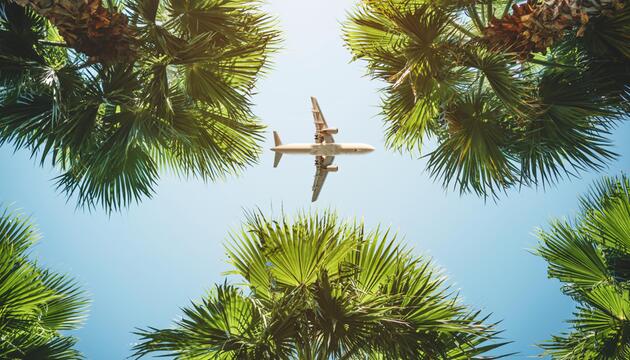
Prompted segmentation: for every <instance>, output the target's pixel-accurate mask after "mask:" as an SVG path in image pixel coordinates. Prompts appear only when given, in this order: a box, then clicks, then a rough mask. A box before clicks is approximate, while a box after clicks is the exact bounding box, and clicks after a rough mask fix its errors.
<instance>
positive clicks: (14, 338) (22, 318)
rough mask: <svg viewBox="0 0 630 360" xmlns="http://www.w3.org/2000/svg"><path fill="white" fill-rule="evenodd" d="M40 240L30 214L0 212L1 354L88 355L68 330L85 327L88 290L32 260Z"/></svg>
mask: <svg viewBox="0 0 630 360" xmlns="http://www.w3.org/2000/svg"><path fill="white" fill-rule="evenodd" d="M38 239H39V235H38V234H37V232H36V230H35V229H34V228H33V225H32V224H31V223H30V222H29V220H28V219H26V218H25V217H24V216H22V215H20V214H19V213H16V212H14V211H9V210H7V209H5V210H4V211H3V212H2V213H0V358H2V359H7V360H20V359H24V360H26V359H38V360H39V359H41V360H73V359H83V357H82V356H81V354H80V353H79V352H78V351H77V350H76V349H74V345H75V343H76V339H75V338H73V337H70V336H66V335H63V334H62V331H65V330H72V329H76V328H78V327H79V326H80V325H81V323H82V321H83V319H84V317H85V312H86V307H87V300H86V298H85V294H84V293H83V292H82V291H81V290H80V289H79V287H78V286H77V285H76V283H75V282H74V281H73V280H72V279H70V278H68V277H66V276H64V275H59V274H56V273H54V272H52V271H50V270H46V269H43V268H42V267H40V266H39V265H38V264H37V263H36V262H34V261H32V260H30V259H29V258H28V256H27V252H28V250H29V248H30V247H31V246H32V245H33V244H34V243H35V242H36V241H37V240H38Z"/></svg>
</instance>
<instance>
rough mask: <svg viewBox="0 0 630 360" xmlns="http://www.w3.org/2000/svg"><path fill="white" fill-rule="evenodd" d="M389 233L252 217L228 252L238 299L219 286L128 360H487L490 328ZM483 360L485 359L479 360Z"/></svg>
mask: <svg viewBox="0 0 630 360" xmlns="http://www.w3.org/2000/svg"><path fill="white" fill-rule="evenodd" d="M395 238H396V236H395V235H393V234H391V233H390V232H389V231H384V232H381V231H378V230H377V231H371V232H370V231H366V230H365V228H364V226H363V224H362V223H357V222H345V221H340V220H339V219H338V217H337V216H336V214H334V213H333V212H324V213H319V214H318V213H315V214H300V215H298V216H297V217H296V218H295V219H293V220H289V219H288V218H286V217H283V218H281V219H278V220H274V219H270V218H267V217H265V216H264V215H262V214H260V213H252V214H250V215H249V216H248V218H247V221H246V223H245V224H244V226H243V228H242V230H241V231H239V232H235V233H233V234H232V235H231V237H230V241H229V242H228V244H227V250H228V255H229V256H230V263H231V264H232V265H233V267H234V270H232V271H230V272H229V273H230V274H232V275H236V276H238V277H239V278H240V279H242V280H243V281H244V282H243V284H242V286H241V287H235V286H231V285H222V286H217V287H216V289H215V290H214V291H212V292H210V293H209V294H208V295H207V296H206V297H204V298H203V299H202V300H201V301H200V302H198V303H195V304H193V305H192V306H191V307H188V308H185V309H184V317H183V319H182V320H181V321H178V322H177V323H176V324H175V327H174V328H172V329H155V328H149V329H146V330H140V331H139V332H138V335H140V337H141V342H140V343H139V344H138V345H136V346H135V351H136V353H135V356H136V357H143V356H146V355H153V354H155V355H162V356H167V357H174V358H180V359H208V358H217V359H243V358H247V359H263V358H264V359H269V358H275V359H365V358H373V359H418V358H420V359H429V358H430V359H477V358H478V359H481V358H484V359H494V358H499V357H501V356H492V355H487V353H488V352H490V351H492V350H494V349H496V348H498V347H500V346H501V345H503V344H501V343H496V342H495V341H493V340H494V339H496V338H497V336H498V334H499V332H498V331H496V330H495V325H496V324H488V323H487V318H483V317H480V316H479V313H477V312H470V311H469V310H468V309H467V307H466V306H464V305H462V304H460V303H459V301H458V300H457V298H456V297H453V296H452V295H451V294H450V292H449V290H448V288H447V287H446V286H444V281H445V278H444V277H443V276H440V275H439V274H438V273H437V271H436V270H435V268H434V267H433V265H432V264H431V262H430V261H428V260H426V259H423V258H418V257H415V256H413V255H412V254H411V251H410V250H408V249H407V248H405V247H404V245H402V244H400V243H399V242H397V241H396V240H395ZM484 355H485V356H486V357H483V356H484Z"/></svg>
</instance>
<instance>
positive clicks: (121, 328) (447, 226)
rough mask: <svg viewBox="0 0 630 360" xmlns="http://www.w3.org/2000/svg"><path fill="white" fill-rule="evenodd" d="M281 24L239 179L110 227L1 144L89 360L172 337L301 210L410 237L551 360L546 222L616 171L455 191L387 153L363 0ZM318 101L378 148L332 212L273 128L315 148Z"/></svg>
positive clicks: (346, 182)
mask: <svg viewBox="0 0 630 360" xmlns="http://www.w3.org/2000/svg"><path fill="white" fill-rule="evenodd" d="M269 3H270V4H269V5H268V6H267V8H268V9H269V10H270V11H271V12H272V13H274V14H275V15H276V16H278V18H279V20H280V27H281V29H282V30H283V32H284V38H285V41H284V45H283V46H284V50H283V51H282V52H281V53H280V54H278V55H277V56H276V57H275V64H274V69H273V70H272V71H271V72H270V73H269V74H268V76H267V77H266V78H265V79H264V80H263V81H261V82H260V86H259V87H258V95H257V96H256V97H255V99H254V102H255V103H256V108H255V112H256V113H257V115H258V116H260V118H261V119H262V120H263V121H264V122H265V123H266V124H268V125H269V129H268V130H269V133H268V136H267V142H266V144H265V146H264V147H265V153H264V154H263V156H262V157H261V159H260V162H259V164H257V165H255V166H253V167H251V168H249V169H247V170H246V171H245V172H244V173H243V175H242V176H241V177H239V178H231V179H228V180H227V181H224V182H220V183H214V184H212V183H208V184H206V183H203V182H201V181H197V180H192V179H188V180H186V179H179V178H176V177H170V176H167V175H164V176H163V177H162V180H161V181H160V184H159V188H158V192H157V195H156V196H155V197H154V198H153V199H149V200H145V201H143V202H142V203H141V204H140V205H136V206H132V207H131V208H130V209H128V210H126V211H123V212H122V213H115V214H113V215H111V216H108V215H107V214H105V213H104V212H101V211H95V212H92V213H86V212H82V211H80V210H75V207H74V203H73V202H72V201H70V202H69V203H66V200H65V198H64V197H63V195H60V194H58V193H57V192H56V191H55V190H54V186H53V183H52V182H51V181H50V179H51V178H52V177H54V176H55V174H56V173H55V171H53V170H51V169H49V168H43V169H42V168H40V167H39V166H38V165H37V164H36V162H35V161H34V160H32V159H30V158H29V156H28V153H27V152H23V151H22V152H17V153H13V149H12V147H11V146H7V145H5V146H3V147H0V202H2V203H5V204H7V203H8V204H14V206H15V207H18V208H21V209H22V210H23V211H24V212H25V213H26V214H29V215H31V216H32V218H33V219H34V220H35V221H36V223H37V224H38V225H39V228H40V230H41V232H42V233H43V235H44V239H43V241H42V242H41V243H40V244H39V245H38V246H37V247H36V248H35V249H34V251H33V256H34V257H35V258H37V259H39V260H40V261H41V262H42V263H44V264H46V265H47V266H49V267H52V268H54V269H55V270H58V271H60V272H65V273H69V274H71V275H73V276H74V277H75V278H76V279H78V281H79V282H80V283H81V284H82V285H83V286H84V288H85V289H87V290H88V291H89V293H90V295H91V298H92V300H93V303H92V306H91V311H90V316H89V320H88V322H87V324H86V325H85V327H84V328H83V329H81V330H79V331H77V332H76V335H77V336H78V337H79V338H80V342H79V348H80V350H82V351H83V352H84V353H85V354H86V356H87V358H88V359H95V360H111V359H123V358H125V357H127V356H129V355H130V354H131V352H130V348H131V346H132V344H133V343H134V341H136V337H135V336H134V335H133V334H131V332H132V331H133V330H134V328H136V327H146V326H156V327H166V326H169V325H170V324H171V321H172V320H173V319H176V318H177V317H178V316H179V314H180V307H183V306H186V305H187V304H188V303H189V301H190V300H194V299H198V298H199V297H200V296H201V295H202V294H203V293H204V292H205V290H207V289H209V288H210V287H211V286H212V285H213V284H214V283H217V282H222V281H223V277H222V276H221V272H223V271H225V270H227V269H228V266H227V264H226V258H227V257H226V255H225V252H224V250H223V243H224V241H225V239H226V237H227V234H228V232H229V231H230V230H233V229H236V228H237V227H238V226H239V224H240V222H241V220H242V219H243V211H244V210H249V209H253V208H256V207H260V208H261V209H262V210H264V211H265V212H267V213H271V212H273V213H275V214H279V213H280V212H281V209H284V211H285V212H286V213H288V214H293V213H295V212H296V211H298V210H307V209H309V208H310V207H312V208H320V209H322V208H332V209H336V210H337V211H338V212H339V213H340V214H341V215H342V216H344V217H363V218H364V219H365V222H366V223H367V224H368V226H370V227H373V226H374V225H375V224H378V223H380V224H384V225H387V226H391V227H392V228H393V229H395V230H397V231H398V232H399V233H400V234H402V235H404V238H405V241H406V242H407V243H408V244H409V245H412V246H413V247H414V248H415V251H416V253H418V254H425V255H426V256H429V257H432V258H433V259H434V261H435V262H436V263H437V264H438V265H439V266H440V267H442V268H443V269H444V270H445V272H446V274H448V275H449V277H450V283H452V284H453V285H454V287H455V288H456V289H458V290H460V293H461V295H462V298H463V300H464V301H465V302H466V303H468V304H470V305H471V306H474V307H477V308H481V309H483V310H484V311H485V312H487V313H489V312H491V313H493V316H492V319H494V320H503V322H502V324H501V327H502V328H504V329H505V330H506V331H505V333H504V334H503V336H504V337H505V338H506V339H508V340H511V341H514V343H513V344H511V345H509V346H508V347H506V348H505V351H518V352H520V355H518V356H515V357H514V358H520V357H526V356H531V355H534V354H537V353H538V349H537V348H535V347H534V344H535V343H537V342H540V341H542V340H544V339H547V338H548V337H549V335H550V334H552V333H557V332H559V331H561V330H562V329H564V328H565V326H566V325H565V323H564V322H563V321H564V320H565V319H568V318H569V317H570V315H571V311H572V309H573V304H572V302H571V301H570V300H569V299H568V298H566V297H565V296H563V295H562V294H561V293H560V291H559V283H557V282H556V281H552V280H549V279H547V276H546V268H545V263H544V262H543V261H542V260H540V259H539V258H537V257H535V256H533V255H531V254H530V253H529V252H528V250H529V249H532V248H533V247H534V246H535V244H536V239H535V237H534V236H533V232H534V229H535V228H536V227H537V226H544V225H546V224H547V223H548V220H549V219H551V218H553V217H561V216H566V215H571V214H574V213H575V211H576V210H577V196H578V195H579V194H582V193H584V192H585V191H586V189H587V188H588V186H589V185H590V184H591V182H592V181H593V180H594V179H596V178H598V177H599V176H600V175H603V173H602V174H595V173H587V174H582V175H583V176H582V178H581V179H573V180H566V181H563V182H561V183H560V184H559V185H558V186H557V187H555V188H552V189H548V190H547V191H543V190H542V189H538V190H535V189H523V190H521V191H520V192H518V191H511V192H510V193H509V194H508V197H507V198H506V197H505V196H504V197H503V198H502V199H501V200H500V201H499V202H498V203H493V202H488V203H485V202H484V201H483V199H479V198H476V197H475V196H473V195H469V196H463V197H460V196H459V195H458V194H457V193H455V192H453V191H448V192H445V191H444V190H443V189H442V188H441V186H440V185H439V184H437V183H433V182H432V181H431V179H429V177H428V175H427V173H426V172H425V171H424V167H425V161H424V160H421V159H415V158H413V157H410V156H408V155H401V154H398V153H394V152H391V151H387V150H386V149H385V148H384V139H383V124H382V121H381V119H380V118H379V117H378V113H379V109H378V104H379V94H378V91H377V90H378V88H379V84H378V83H376V82H373V81H371V80H369V79H368V78H366V77H364V76H363V74H364V64H362V63H361V62H357V63H350V60H351V57H350V54H349V52H348V51H347V49H345V48H344V47H343V41H342V35H341V26H340V23H341V21H343V20H344V18H345V16H346V12H347V11H348V10H349V9H350V8H351V7H352V4H353V3H354V1H353V0H319V1H304V0H302V1H296V0H270V1H269ZM311 95H315V96H317V97H318V99H319V102H320V104H321V106H322V110H323V112H324V114H325V115H326V118H327V121H328V123H329V125H331V126H333V127H339V129H340V133H339V134H338V135H337V136H336V139H337V141H340V142H342V141H346V142H363V143H368V144H372V145H374V146H375V147H376V148H377V150H376V151H375V152H374V153H372V154H369V155H366V156H362V157H338V158H337V161H336V162H337V164H338V165H339V168H340V170H339V172H338V173H336V174H331V175H329V177H328V179H327V183H326V186H325V187H324V190H323V191H322V194H321V196H320V200H319V202H318V203H317V204H316V205H315V206H312V205H311V204H310V196H311V193H310V189H311V184H312V180H313V173H314V167H313V159H312V158H308V157H291V156H284V158H283V159H282V162H281V163H280V166H279V168H277V169H273V167H272V164H273V154H272V153H271V152H270V151H268V150H267V149H268V148H269V147H271V145H272V140H271V136H270V133H271V130H277V131H278V132H279V133H280V136H281V137H282V140H283V141H284V142H308V141H310V140H312V136H313V123H312V117H311V113H310V102H309V96H311ZM614 139H615V141H616V143H617V146H616V148H615V150H616V151H617V152H619V153H620V154H622V156H621V157H620V158H619V160H618V161H616V162H615V163H613V164H612V165H611V166H610V168H608V169H607V170H605V171H604V173H606V174H617V173H619V172H620V171H621V170H625V171H628V170H630V144H629V143H628V139H630V123H626V124H624V125H623V126H621V127H619V128H618V129H617V130H616V131H615V136H614Z"/></svg>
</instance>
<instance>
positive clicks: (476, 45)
mask: <svg viewBox="0 0 630 360" xmlns="http://www.w3.org/2000/svg"><path fill="white" fill-rule="evenodd" d="M613 2H614V1H613ZM548 3H550V2H542V1H541V2H540V4H538V3H536V2H530V4H534V5H532V6H534V7H535V6H539V7H541V9H542V7H545V6H548V5H545V4H548ZM551 3H554V4H559V3H560V2H551ZM578 3H579V2H578ZM594 3H597V1H596V2H594ZM601 3H606V4H608V2H607V1H605V0H603V1H601ZM511 4H512V1H508V2H506V1H501V0H491V1H483V2H474V1H467V0H462V1H436V2H430V3H427V2H426V1H420V0H405V1H399V0H386V1H372V0H363V1H361V2H360V4H359V6H358V7H357V9H356V10H355V11H354V12H353V13H352V14H351V15H350V17H349V20H348V21H347V23H346V25H345V29H344V33H345V40H346V44H347V46H348V47H349V48H350V50H351V51H352V53H353V55H354V57H355V59H362V60H365V61H366V62H367V69H368V74H369V75H370V76H371V77H372V78H374V79H379V80H382V81H384V82H385V86H384V88H383V94H384V96H383V106H382V107H383V116H384V117H385V120H386V124H387V130H386V138H387V143H388V145H389V147H391V148H393V149H396V150H404V151H409V152H412V153H420V152H421V150H422V148H423V143H424V141H425V140H426V139H427V138H434V139H436V140H437V148H436V149H435V150H433V151H431V152H430V153H429V154H428V158H429V161H428V164H427V166H428V170H429V173H430V175H431V176H432V177H433V178H435V179H438V180H440V181H442V183H443V185H444V186H445V187H446V186H451V187H453V188H455V189H457V190H459V191H460V192H462V193H467V192H474V193H476V194H478V195H481V196H484V197H486V196H492V197H496V196H498V194H499V193H501V192H503V191H505V190H507V189H509V188H511V187H513V186H520V185H527V186H530V185H534V186H535V185H542V186H545V185H547V184H553V183H555V182H557V181H558V180H559V179H560V178H562V177H565V176H571V175H576V174H577V173H578V172H579V171H582V170H588V169H596V170H599V169H601V168H603V167H604V166H605V165H606V164H607V163H608V161H609V160H611V159H612V158H614V156H615V154H614V153H613V152H612V151H611V150H610V141H609V135H610V134H609V131H610V129H611V128H612V126H614V124H615V123H616V122H617V121H619V120H620V119H622V118H623V117H624V116H626V114H627V111H628V106H627V99H628V95H629V94H630V92H629V90H628V89H629V88H630V87H629V86H628V84H630V77H629V75H628V74H630V72H629V70H630V68H628V66H629V65H628V64H630V62H629V61H628V46H627V44H628V43H629V41H626V40H627V36H628V35H627V34H628V31H629V30H630V15H629V14H630V12H629V11H628V10H627V8H628V7H626V8H619V9H617V8H615V10H614V11H613V10H611V9H612V8H611V7H610V6H608V5H605V6H603V7H602V9H605V10H606V11H603V10H602V11H599V12H593V11H590V10H589V11H590V12H589V14H590V15H591V16H592V19H591V21H589V22H588V24H587V25H585V30H583V31H582V30H580V31H579V33H580V36H577V35H576V34H575V32H576V31H573V30H574V29H577V28H578V27H580V26H581V25H580V22H579V19H575V22H571V23H570V24H568V23H567V25H566V36H563V37H561V38H558V39H555V38H554V39H555V42H552V43H550V45H553V46H552V47H550V48H549V46H547V47H543V48H544V50H546V51H547V50H548V51H549V52H548V55H547V56H543V55H542V54H535V55H534V54H531V53H530V51H531V50H533V49H540V48H541V43H540V42H538V43H536V44H534V45H535V46H533V47H532V46H530V45H531V44H530V45H527V44H521V43H517V42H518V41H521V40H523V41H525V40H524V38H522V36H525V35H523V34H529V35H528V36H531V39H530V38H527V39H526V40H527V41H533V40H532V39H534V40H536V41H538V40H537V39H539V38H541V37H542V35H539V36H538V37H536V36H532V34H530V33H527V31H530V32H532V31H534V30H532V29H533V27H525V26H524V25H523V26H521V27H519V26H520V25H519V24H518V22H520V21H522V20H521V18H520V17H519V16H516V15H513V14H509V9H510V5H511ZM536 4H538V5H536ZM528 6H529V5H528ZM611 6H612V5H611ZM519 9H520V8H519ZM562 9H563V10H564V8H562ZM609 10H610V11H609ZM515 11H516V10H515ZM540 11H542V10H540ZM504 15H506V16H507V18H506V20H505V22H501V24H502V25H501V26H499V25H497V24H499V21H498V20H497V19H496V18H497V17H498V18H501V17H502V16H504ZM550 18H552V17H550ZM509 21H516V22H517V24H511V23H509ZM572 21H573V20H572ZM490 24H495V25H496V26H495V25H492V26H490ZM512 25H513V26H512ZM553 25H554V24H545V29H552V28H554V29H555V28H556V27H554V26H553ZM493 26H494V27H493ZM497 26H498V27H497ZM490 28H492V31H489V30H488V29H490ZM507 29H512V30H511V31H521V33H515V34H512V35H514V36H511V35H510V34H509V32H508V30H507ZM541 31H542V30H541ZM572 31H573V32H572ZM521 35H522V36H521ZM519 36H521V37H519ZM517 45H518V46H517ZM523 51H524V52H525V54H524V53H523Z"/></svg>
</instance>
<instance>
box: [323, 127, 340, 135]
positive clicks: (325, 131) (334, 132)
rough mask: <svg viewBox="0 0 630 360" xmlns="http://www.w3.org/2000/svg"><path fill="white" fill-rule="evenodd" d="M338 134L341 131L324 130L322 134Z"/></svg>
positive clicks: (335, 129) (333, 129) (334, 129)
mask: <svg viewBox="0 0 630 360" xmlns="http://www.w3.org/2000/svg"><path fill="white" fill-rule="evenodd" d="M338 132H339V129H337V128H326V129H322V133H324V134H328V135H332V134H337V133H338Z"/></svg>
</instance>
